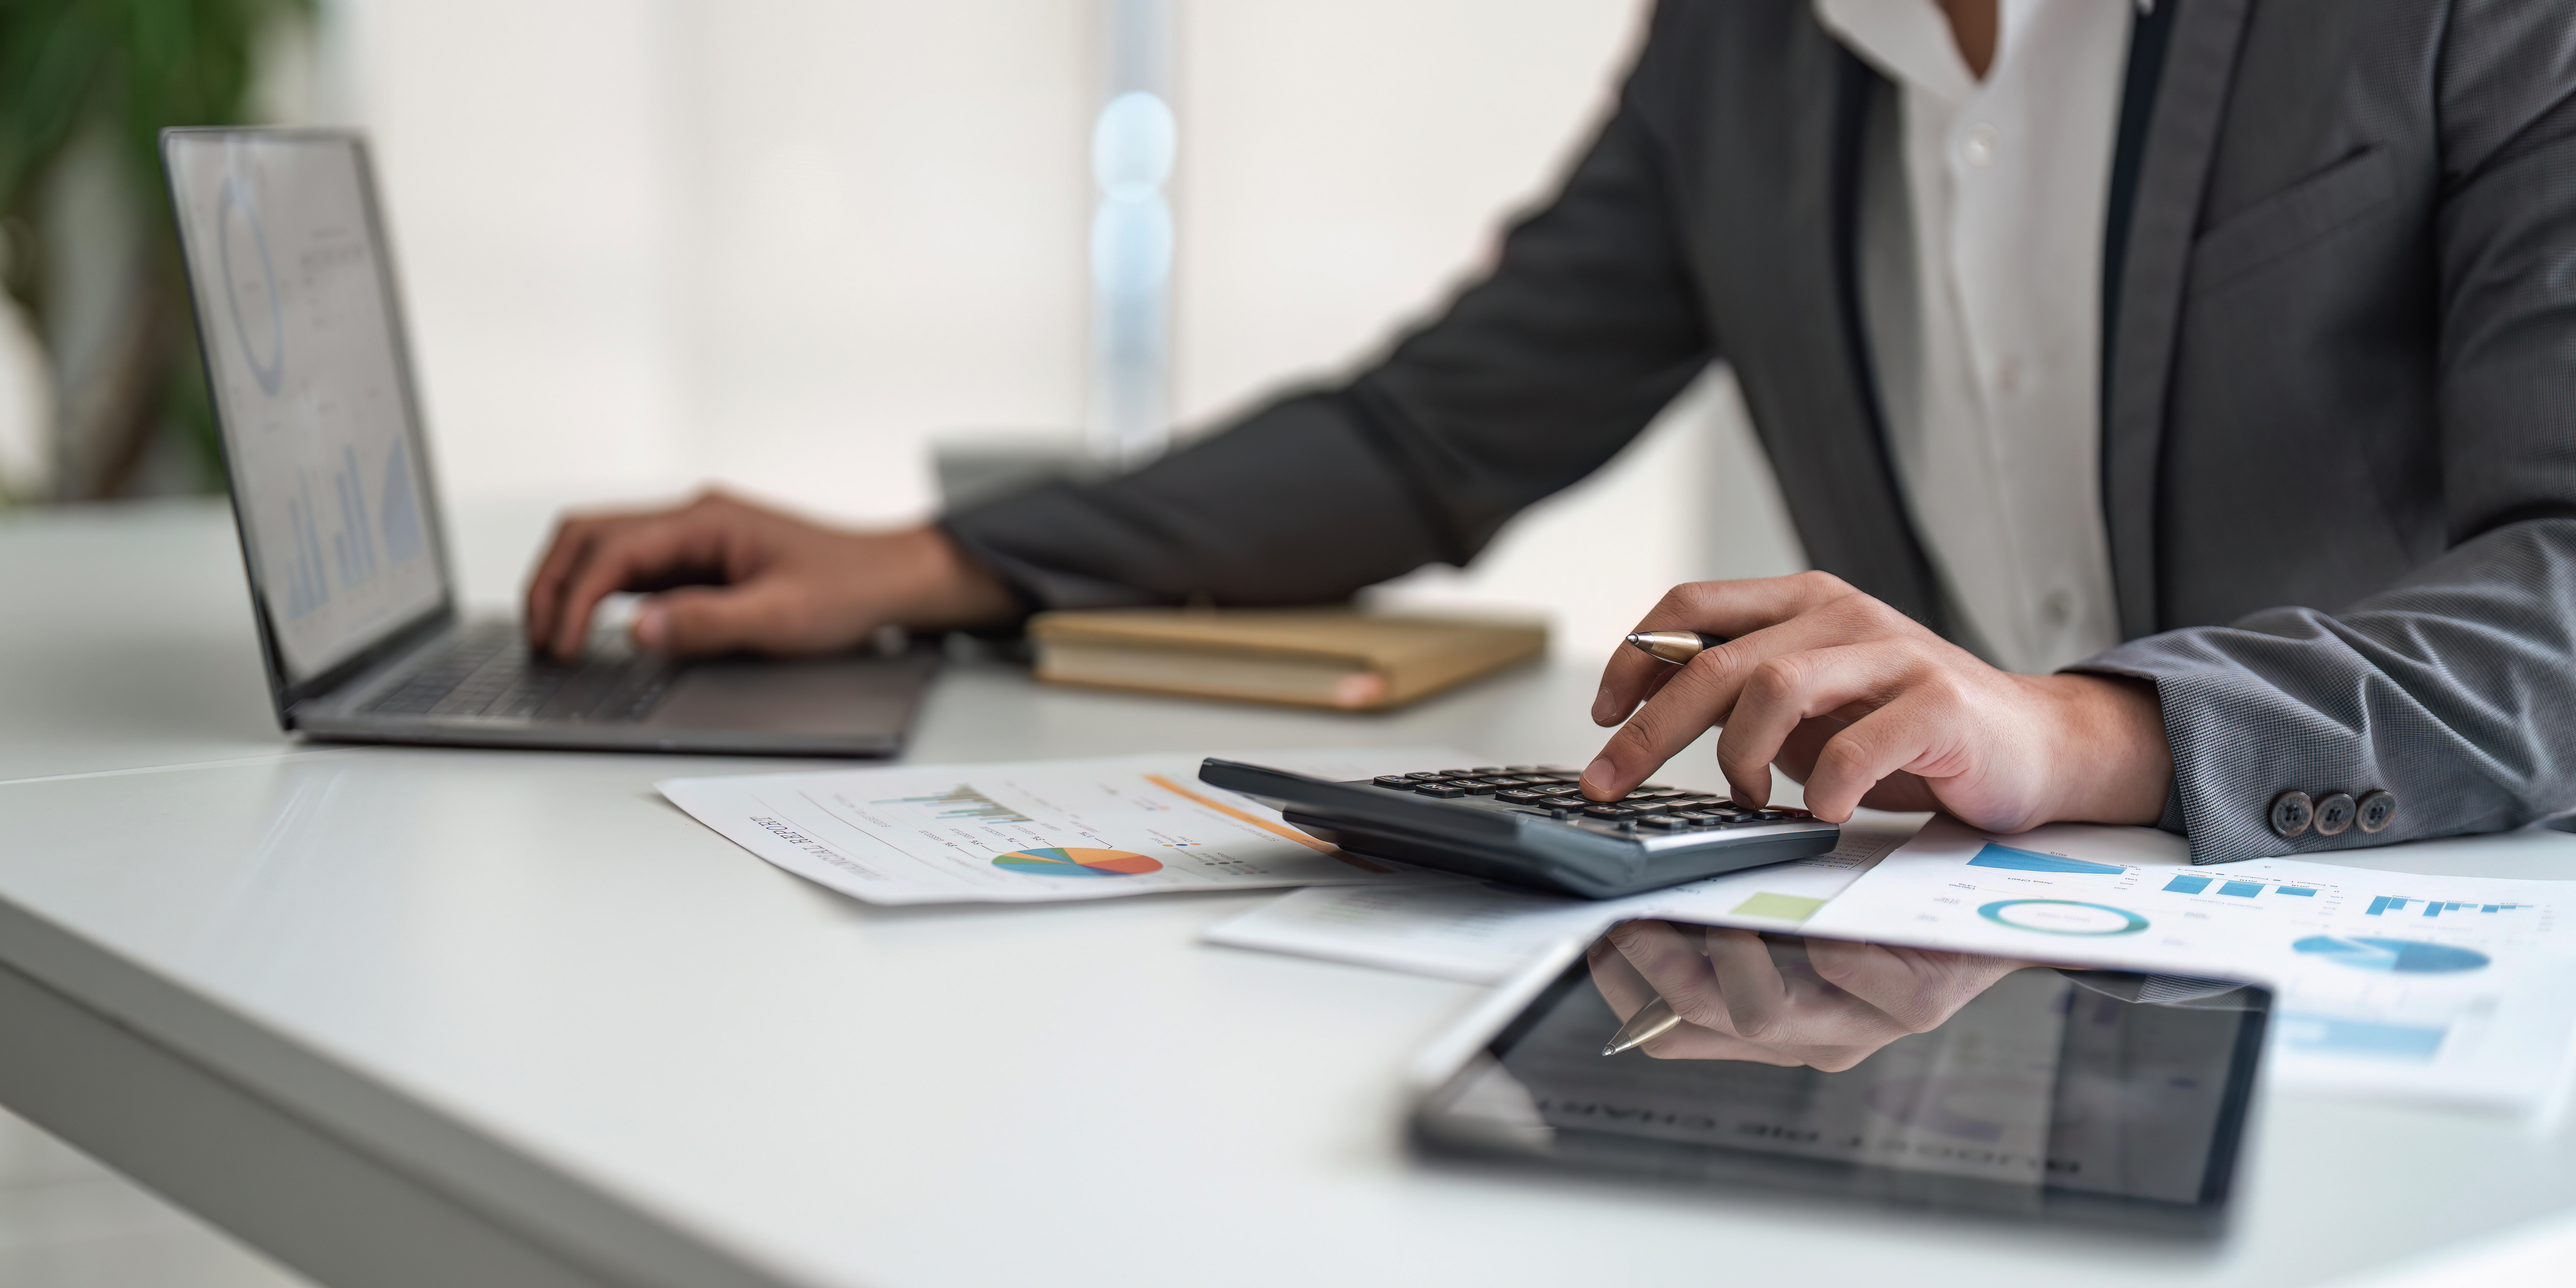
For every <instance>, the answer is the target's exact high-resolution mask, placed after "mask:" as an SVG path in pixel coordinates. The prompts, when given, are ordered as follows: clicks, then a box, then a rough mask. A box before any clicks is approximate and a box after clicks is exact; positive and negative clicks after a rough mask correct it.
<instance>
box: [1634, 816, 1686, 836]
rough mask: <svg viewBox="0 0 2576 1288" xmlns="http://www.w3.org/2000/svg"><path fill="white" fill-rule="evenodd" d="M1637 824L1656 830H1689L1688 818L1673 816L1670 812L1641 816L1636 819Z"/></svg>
mask: <svg viewBox="0 0 2576 1288" xmlns="http://www.w3.org/2000/svg"><path fill="white" fill-rule="evenodd" d="M1637 825H1638V826H1639V827H1651V828H1653V829H1655V830H1656V831H1658V832H1686V831H1689V830H1690V827H1691V823H1690V820H1688V819H1683V818H1675V817H1673V816H1672V815H1670V814H1658V815H1656V816H1654V817H1653V818H1641V819H1638V820H1637Z"/></svg>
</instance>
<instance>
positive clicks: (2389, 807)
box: [2352, 791, 2397, 832]
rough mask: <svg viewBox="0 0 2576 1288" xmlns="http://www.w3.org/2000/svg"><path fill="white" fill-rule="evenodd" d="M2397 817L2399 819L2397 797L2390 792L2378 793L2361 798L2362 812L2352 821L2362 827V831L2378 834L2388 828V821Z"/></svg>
mask: <svg viewBox="0 0 2576 1288" xmlns="http://www.w3.org/2000/svg"><path fill="white" fill-rule="evenodd" d="M2395 817H2397V797H2395V796H2394V795H2392V794H2390V793H2388V792H2384V791H2376V792H2371V793H2370V794H2368V795H2366V796H2363V797H2362V798H2361V810H2360V812H2359V813H2357V814H2355V815H2353V819H2352V821H2353V822H2354V823H2356V824H2358V825H2360V827H2361V830H2362V831H2365V832H2376V831H2378V830H2379V829H2381V828H2383V827H2386V826H2388V820H2390V819H2392V818H2395Z"/></svg>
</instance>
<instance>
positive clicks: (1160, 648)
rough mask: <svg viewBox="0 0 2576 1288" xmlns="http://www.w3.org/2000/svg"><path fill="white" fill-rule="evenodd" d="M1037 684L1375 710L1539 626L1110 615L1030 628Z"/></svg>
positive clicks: (1496, 660)
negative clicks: (1036, 669) (1038, 681)
mask: <svg viewBox="0 0 2576 1288" xmlns="http://www.w3.org/2000/svg"><path fill="white" fill-rule="evenodd" d="M1029 638H1030V639H1031V640H1032V641H1033V642H1035V644H1036V645H1037V661H1038V678H1039V679H1041V680H1053V681H1056V682H1058V683H1063V684H1089V685H1097V686H1100V687H1103V688H1112V689H1137V690H1143V691H1147V692H1153V693H1184V694H1189V695H1192V696H1195V697H1206V698H1240V699H1243V700H1245V701H1249V702H1279V703H1287V704H1289V705H1293V706H1303V707H1337V708H1340V709H1341V710H1344V711H1382V710H1385V709H1386V708H1389V707H1400V706H1403V705H1404V704H1405V703H1408V702H1411V701H1413V700H1415V699H1417V698H1421V697H1424V696H1427V695H1429V694H1433V693H1437V692H1439V691H1440V690H1442V689H1446V688H1448V687H1450V686H1452V685H1455V684H1459V683H1462V682H1464V681H1467V680H1471V679H1474V678H1475V677H1477V676H1479V675H1483V674H1484V673H1486V672H1488V671H1492V670H1496V669H1498V668H1501V667H1505V666H1509V665H1511V664H1512V663H1514V662H1518V661H1521V660H1523V659H1525V658H1530V657H1535V656H1537V655H1538V654H1539V653H1541V652H1544V651H1545V650H1546V648H1547V628H1546V627H1545V626H1541V625H1536V624H1528V625H1524V624H1520V623H1513V622H1490V621H1472V620H1457V619H1449V618H1431V617H1379V616H1374V615H1366V614H1362V613H1358V612H1354V611H1352V610H1350V609H1347V608H1218V609H1209V608H1116V609H1097V610H1086V611H1080V612H1061V613H1040V614H1038V615H1037V616H1036V617H1035V618H1033V619H1031V620H1030V622H1029Z"/></svg>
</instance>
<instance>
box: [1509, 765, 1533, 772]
mask: <svg viewBox="0 0 2576 1288" xmlns="http://www.w3.org/2000/svg"><path fill="white" fill-rule="evenodd" d="M1504 772H1506V773H1513V774H1535V773H1537V772H1538V766H1536V765H1512V766H1509V767H1507V768H1506V769H1505V771H1504Z"/></svg>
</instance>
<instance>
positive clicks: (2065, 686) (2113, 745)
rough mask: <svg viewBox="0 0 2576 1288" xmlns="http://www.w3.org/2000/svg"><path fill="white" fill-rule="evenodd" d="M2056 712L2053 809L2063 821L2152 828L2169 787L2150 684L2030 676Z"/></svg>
mask: <svg viewBox="0 0 2576 1288" xmlns="http://www.w3.org/2000/svg"><path fill="white" fill-rule="evenodd" d="M2032 678H2033V679H2034V681H2035V682H2037V683H2038V684H2040V685H2041V686H2042V688H2043V689H2044V690H2045V691H2046V692H2048V693H2049V694H2050V697H2051V700H2052V702H2053V704H2054V705H2055V707H2056V711H2057V719H2056V722H2055V723H2056V730H2057V737H2056V739H2055V741H2056V755H2055V756H2054V758H2053V763H2052V765H2051V772H2052V773H2053V774H2054V775H2055V776H2056V779H2057V793H2056V794H2057V799H2058V805H2057V808H2055V809H2053V810H2051V811H2050V812H2049V817H2050V818H2052V819H2054V820H2056V821H2060V822H2069V823H2125V824H2137V825H2142V826H2153V825H2154V824H2155V823H2156V822H2157V821H2159V820H2161V819H2162V818H2163V817H2164V812H2165V800H2166V797H2167V796H2168V795H2169V794H2170V793H2171V792H2172V789H2173V774H2174V769H2173V752H2172V749H2171V748H2170V747H2169V746H2168V745H2167V743H2166V741H2165V723H2164V705H2163V703H2162V702H2161V701H2160V700H2159V699H2158V698H2157V696H2156V687H2155V685H2153V684H2151V683H2149V682H2147V681H2145V680H2134V679H2130V678H2127V677H2125V676H2112V675H2089V674H2075V673H2066V674H2058V675H2048V676H2035V677H2032Z"/></svg>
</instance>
